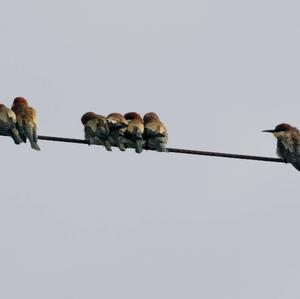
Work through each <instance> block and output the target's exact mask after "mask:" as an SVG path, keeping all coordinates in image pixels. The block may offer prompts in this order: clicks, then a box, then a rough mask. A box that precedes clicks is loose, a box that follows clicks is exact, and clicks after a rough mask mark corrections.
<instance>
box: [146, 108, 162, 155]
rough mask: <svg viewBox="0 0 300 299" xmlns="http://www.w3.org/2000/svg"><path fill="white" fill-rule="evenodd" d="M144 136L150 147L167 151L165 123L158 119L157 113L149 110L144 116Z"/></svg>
mask: <svg viewBox="0 0 300 299" xmlns="http://www.w3.org/2000/svg"><path fill="white" fill-rule="evenodd" d="M144 126H145V131H144V138H145V140H146V144H147V146H148V147H149V148H150V149H155V150H157V151H159V152H167V149H166V144H167V142H168V132H167V128H166V127H165V125H164V124H163V123H162V122H161V121H160V119H159V117H158V116H157V114H155V113H154V112H149V113H147V114H146V115H145V116H144Z"/></svg>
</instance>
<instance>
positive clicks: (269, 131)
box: [262, 130, 275, 133]
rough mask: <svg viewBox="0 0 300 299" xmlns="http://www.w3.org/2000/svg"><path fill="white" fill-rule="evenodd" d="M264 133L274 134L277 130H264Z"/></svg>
mask: <svg viewBox="0 0 300 299" xmlns="http://www.w3.org/2000/svg"><path fill="white" fill-rule="evenodd" d="M262 132H265V133H274V132H275V130H264V131H262Z"/></svg>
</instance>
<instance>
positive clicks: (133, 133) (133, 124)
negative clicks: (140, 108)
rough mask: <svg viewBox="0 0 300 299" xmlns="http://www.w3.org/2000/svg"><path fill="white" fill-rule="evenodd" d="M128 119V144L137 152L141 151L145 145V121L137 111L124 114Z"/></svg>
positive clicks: (126, 132)
mask: <svg viewBox="0 0 300 299" xmlns="http://www.w3.org/2000/svg"><path fill="white" fill-rule="evenodd" d="M124 117H125V119H126V120H127V121H128V127H127V129H126V131H125V137H126V139H127V145H128V146H129V147H133V148H135V151H136V153H139V154H140V153H141V152H142V151H143V146H144V143H145V141H144V138H143V134H144V121H143V119H142V117H141V116H140V114H138V113H136V112H128V113H126V114H125V115H124Z"/></svg>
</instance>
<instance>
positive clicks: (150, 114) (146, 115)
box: [144, 112, 159, 122]
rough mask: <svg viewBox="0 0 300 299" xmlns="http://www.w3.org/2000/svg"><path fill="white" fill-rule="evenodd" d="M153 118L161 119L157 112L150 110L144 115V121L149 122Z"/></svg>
mask: <svg viewBox="0 0 300 299" xmlns="http://www.w3.org/2000/svg"><path fill="white" fill-rule="evenodd" d="M153 120H159V117H158V115H157V114H156V113H154V112H149V113H146V114H145V115H144V122H149V121H153Z"/></svg>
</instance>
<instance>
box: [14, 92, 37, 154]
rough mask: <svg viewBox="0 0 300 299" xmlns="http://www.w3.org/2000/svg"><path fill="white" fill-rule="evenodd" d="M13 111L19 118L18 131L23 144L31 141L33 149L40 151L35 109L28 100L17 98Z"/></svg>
mask: <svg viewBox="0 0 300 299" xmlns="http://www.w3.org/2000/svg"><path fill="white" fill-rule="evenodd" d="M11 109H12V110H13V111H14V113H15V114H16V117H17V125H16V127H17V130H18V132H19V135H20V137H21V139H22V141H23V142H26V141H27V139H29V142H30V144H31V147H32V148H33V149H35V150H37V151H40V150H41V149H40V147H39V145H38V143H37V114H36V111H35V109H34V108H32V107H30V106H29V105H28V102H27V100H26V99H24V98H22V97H17V98H15V99H14V102H13V105H12V107H11Z"/></svg>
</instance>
